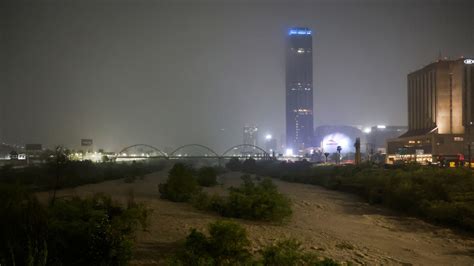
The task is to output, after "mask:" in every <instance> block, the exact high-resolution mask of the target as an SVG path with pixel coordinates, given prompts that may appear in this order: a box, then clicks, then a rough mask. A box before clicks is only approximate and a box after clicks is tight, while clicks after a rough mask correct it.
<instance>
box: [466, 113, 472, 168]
mask: <svg viewBox="0 0 474 266" xmlns="http://www.w3.org/2000/svg"><path fill="white" fill-rule="evenodd" d="M471 126H472V122H469V128H468V133H467V134H468V136H467V139H468V143H467V159H468V164H467V165H468V167H469V169H471Z"/></svg>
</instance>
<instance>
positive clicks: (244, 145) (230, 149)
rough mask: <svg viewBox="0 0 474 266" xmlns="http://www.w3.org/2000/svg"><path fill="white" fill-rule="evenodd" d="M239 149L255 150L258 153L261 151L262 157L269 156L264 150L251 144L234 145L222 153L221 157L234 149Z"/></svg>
mask: <svg viewBox="0 0 474 266" xmlns="http://www.w3.org/2000/svg"><path fill="white" fill-rule="evenodd" d="M241 147H250V148H255V149H257V150H259V151H261V152H262V153H263V155H264V156H268V157H269V156H270V154H268V152H266V151H265V150H264V149H262V148H260V147H259V146H256V145H252V144H239V145H235V146H232V147H230V148H228V149H227V150H226V151H225V152H224V153H222V155H221V156H222V157H224V156H226V155H227V153H229V152H230V151H232V150H234V149H238V148H241Z"/></svg>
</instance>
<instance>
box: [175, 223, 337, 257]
mask: <svg viewBox="0 0 474 266" xmlns="http://www.w3.org/2000/svg"><path fill="white" fill-rule="evenodd" d="M208 231H209V236H206V235H205V234H203V233H202V232H199V231H197V230H196V229H192V230H191V232H190V234H189V235H188V237H187V238H186V241H185V244H184V247H183V249H182V250H180V251H179V252H177V254H176V255H175V256H174V257H173V258H172V259H171V260H170V264H171V265H199V266H200V265H206V266H213V265H272V266H279V265H282V266H283V265H285V266H287V265H289V266H291V265H295V266H296V265H315V266H323V265H327V266H336V265H339V264H337V263H336V262H335V261H333V260H331V259H324V260H321V259H320V258H319V257H318V256H317V255H316V254H314V253H309V252H304V251H303V249H302V248H301V244H300V243H299V242H297V241H296V240H292V239H290V240H283V241H279V242H277V243H276V244H274V245H271V246H267V247H264V248H263V250H261V251H260V253H261V254H262V258H261V259H257V258H255V257H253V256H252V255H251V253H250V251H249V246H250V241H249V240H248V238H247V232H246V230H245V228H243V227H242V226H240V225H239V224H237V223H234V222H230V221H217V222H214V223H211V224H209V227H208Z"/></svg>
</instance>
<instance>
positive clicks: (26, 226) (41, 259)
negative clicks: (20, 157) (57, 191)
mask: <svg viewBox="0 0 474 266" xmlns="http://www.w3.org/2000/svg"><path fill="white" fill-rule="evenodd" d="M47 233H48V219H47V212H46V210H45V209H44V208H43V206H41V205H40V204H39V202H38V201H37V199H36V198H35V197H34V196H33V195H31V194H30V193H28V192H27V191H26V190H24V189H22V188H19V187H14V186H5V185H4V186H1V187H0V264H1V265H46V260H47V257H48V246H47V243H46V239H47Z"/></svg>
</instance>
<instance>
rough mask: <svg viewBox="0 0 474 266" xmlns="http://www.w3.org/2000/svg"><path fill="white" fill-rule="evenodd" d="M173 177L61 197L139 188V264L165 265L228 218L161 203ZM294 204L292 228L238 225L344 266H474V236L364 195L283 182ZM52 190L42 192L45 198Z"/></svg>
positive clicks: (257, 241)
mask: <svg viewBox="0 0 474 266" xmlns="http://www.w3.org/2000/svg"><path fill="white" fill-rule="evenodd" d="M166 177H167V172H166V171H162V172H157V173H153V174H150V175H148V176H146V177H145V178H144V179H143V180H137V181H136V182H135V183H132V184H127V183H125V182H124V181H123V180H114V181H107V182H103V183H100V184H92V185H86V186H81V187H77V188H74V189H66V190H62V191H60V192H59V196H66V195H79V196H87V195H92V194H94V193H97V192H103V193H107V194H110V195H112V196H113V197H114V198H115V199H116V200H119V201H124V200H125V199H126V198H127V197H128V195H129V194H130V193H131V192H132V191H133V194H134V196H135V199H136V200H137V201H142V202H146V204H147V205H148V206H149V207H150V208H151V209H153V213H152V217H151V225H150V228H149V229H148V232H141V233H140V234H139V236H138V244H137V249H136V252H135V255H134V259H133V260H132V263H131V264H132V265H162V264H163V263H164V261H165V258H166V257H167V256H168V255H169V254H170V253H171V252H173V251H174V250H175V249H176V248H177V246H178V245H179V243H180V241H182V240H183V239H184V238H185V237H186V235H187V234H188V233H189V230H190V229H191V228H197V229H201V230H204V229H206V226H207V224H208V223H210V222H212V221H215V220H217V219H220V217H219V216H217V215H214V214H212V213H206V212H202V211H198V210H196V209H194V208H193V207H192V206H190V205H189V204H187V203H174V202H170V201H166V200H162V199H160V198H159V194H158V184H159V183H162V182H164V181H165V180H166ZM219 179H220V182H222V183H223V184H224V185H223V186H218V187H214V188H211V189H207V191H209V192H211V193H213V192H217V193H222V192H223V191H224V189H225V187H227V186H230V185H237V184H238V183H239V182H240V174H239V173H228V174H225V175H223V176H221V177H219ZM275 183H276V184H277V185H278V187H279V189H280V191H281V192H283V193H285V194H287V195H288V196H289V197H290V198H291V199H292V202H293V211H294V214H293V216H292V218H291V221H290V222H289V223H287V224H285V225H274V224H268V223H262V222H252V221H245V220H236V221H238V222H240V223H241V224H242V225H244V226H245V228H246V229H247V232H248V235H249V238H250V239H251V241H252V249H253V250H254V251H257V250H258V249H259V248H260V247H261V246H263V245H265V244H269V243H271V242H273V241H275V240H277V239H281V238H288V237H291V238H296V239H298V240H299V241H301V242H302V243H303V245H304V247H305V248H306V249H307V250H312V251H314V252H318V253H319V254H321V255H323V256H327V257H330V258H333V259H335V260H337V261H341V262H343V261H346V262H352V263H355V264H368V265H381V264H383V265H410V264H413V265H473V264H474V237H473V236H466V235H463V233H462V232H453V231H452V230H450V229H446V228H442V227H438V226H433V225H430V224H427V223H425V222H423V221H420V220H418V219H415V218H410V217H403V216H400V215H399V214H397V213H394V212H391V211H388V210H386V209H384V208H381V207H377V206H371V205H369V204H367V203H365V202H363V201H362V200H360V199H359V198H358V197H356V196H354V195H350V194H345V193H341V192H337V191H331V190H326V189H324V188H321V187H317V186H311V185H304V184H294V183H286V182H281V181H275ZM47 197H48V193H40V198H42V199H45V198H47Z"/></svg>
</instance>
